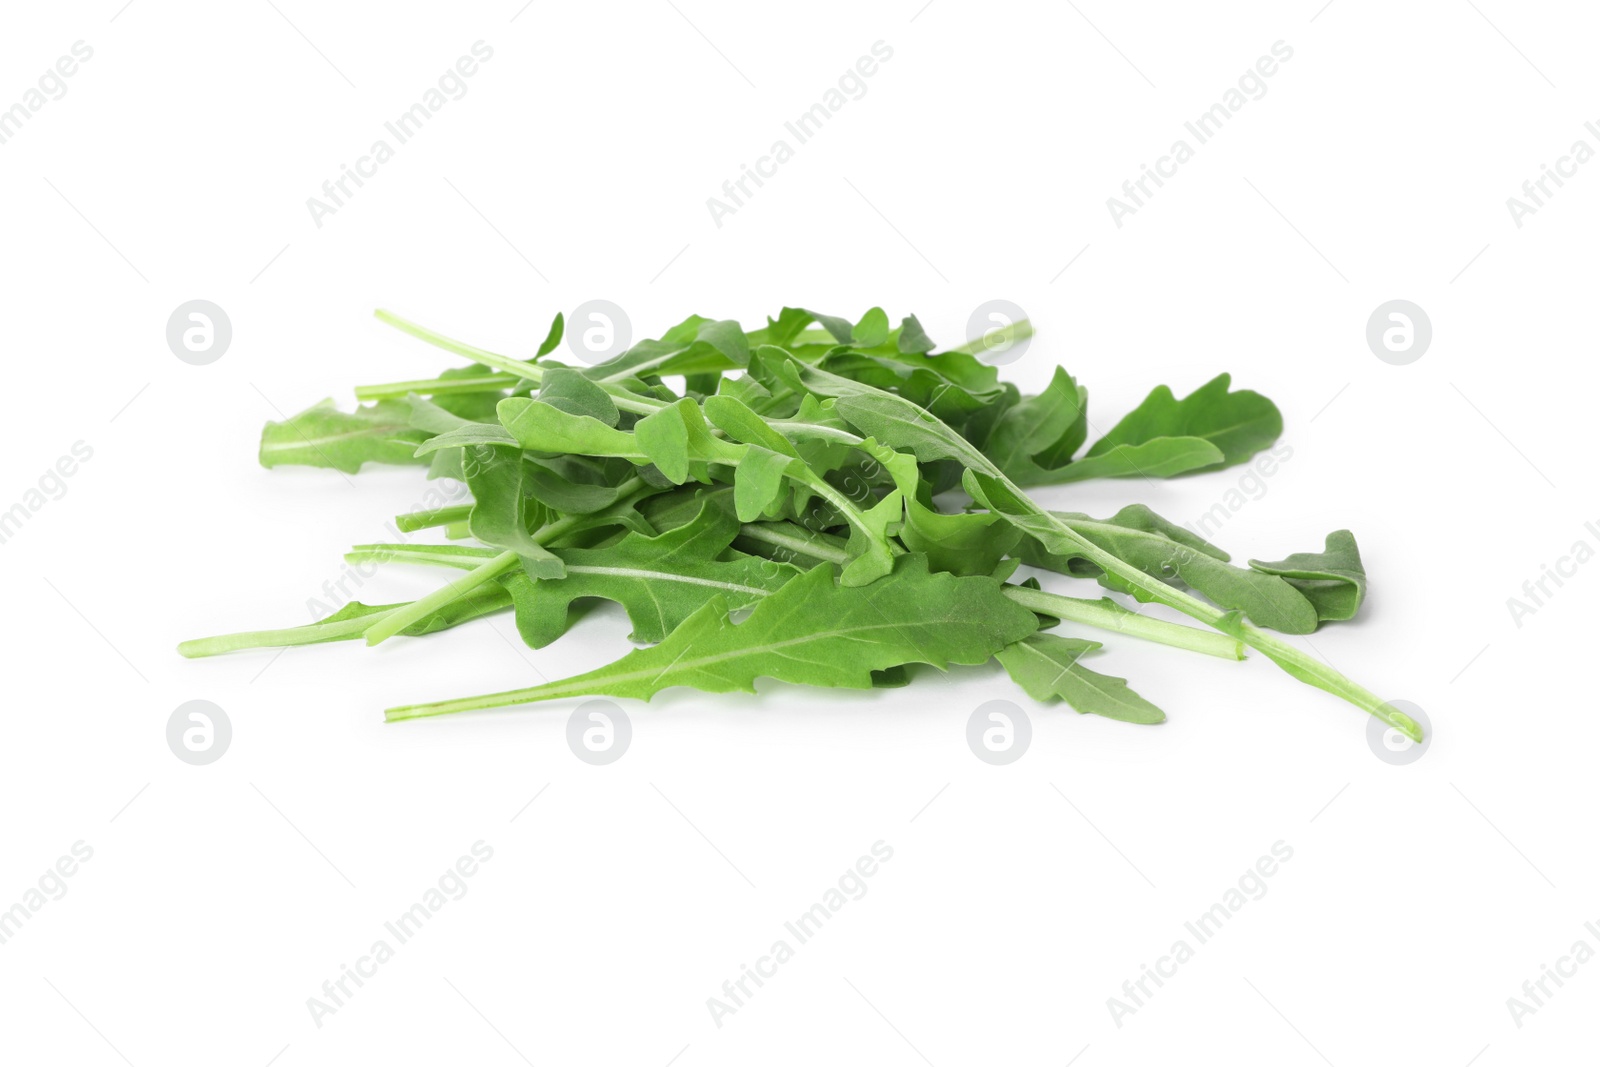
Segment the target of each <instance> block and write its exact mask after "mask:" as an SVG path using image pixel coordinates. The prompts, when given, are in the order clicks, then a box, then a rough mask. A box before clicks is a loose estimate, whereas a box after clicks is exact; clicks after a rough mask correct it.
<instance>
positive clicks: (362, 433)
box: [260, 400, 429, 474]
mask: <svg viewBox="0 0 1600 1067" xmlns="http://www.w3.org/2000/svg"><path fill="white" fill-rule="evenodd" d="M427 438H428V434H427V432H426V431H424V430H418V429H415V428H413V427H412V425H411V405H410V404H408V403H407V402H406V401H404V400H381V401H379V402H378V403H376V404H363V405H361V406H360V407H358V408H356V410H355V411H353V412H343V411H340V410H338V409H337V408H335V407H334V406H333V401H332V400H324V401H322V402H321V403H320V404H315V405H313V406H311V407H309V408H307V409H306V410H304V411H302V412H300V413H299V414H298V415H295V416H293V417H292V418H289V419H286V420H284V421H283V422H269V423H267V424H266V426H265V427H263V428H262V430H261V449H260V460H261V465H262V466H263V467H283V466H298V467H327V468H332V469H333V470H340V471H344V472H345V473H346V474H355V473H356V472H357V471H359V470H360V469H361V467H362V464H365V463H389V464H396V465H403V466H412V465H416V464H418V463H422V464H426V463H428V462H429V461H428V460H425V459H424V460H419V459H418V458H417V454H416V452H417V446H418V445H420V444H421V443H422V442H423V441H425V440H427Z"/></svg>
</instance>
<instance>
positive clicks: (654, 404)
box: [372, 308, 668, 415]
mask: <svg viewBox="0 0 1600 1067" xmlns="http://www.w3.org/2000/svg"><path fill="white" fill-rule="evenodd" d="M372 314H373V315H374V316H376V317H377V319H378V321H379V322H383V323H387V324H388V325H390V326H393V327H394V328H395V329H397V330H399V331H401V332H402V333H408V334H410V335H411V336H412V337H415V338H417V339H418V340H421V341H426V342H428V343H429V344H430V345H433V346H435V347H436V348H442V349H444V350H445V351H446V352H454V353H455V354H456V355H458V356H465V357H467V358H468V359H470V360H472V361H473V362H474V363H482V364H483V365H484V366H486V367H494V368H496V369H497V370H503V371H505V372H506V373H507V374H512V375H515V376H517V377H518V378H526V379H527V380H528V381H530V382H533V383H534V384H535V385H538V384H539V383H540V382H542V381H543V380H544V368H542V367H540V366H538V365H537V364H535V363H525V362H523V361H522V360H520V359H513V358H511V357H510V356H502V355H500V354H499V353H498V352H489V351H487V350H485V349H482V348H476V347H474V346H473V345H469V344H466V343H465V342H463V341H457V340H455V339H454V338H450V337H446V336H445V335H444V334H442V333H438V332H436V331H434V330H430V329H428V328H427V327H426V326H419V325H417V324H416V323H414V322H411V321H410V320H409V319H403V318H401V317H400V316H399V315H396V314H395V313H394V312H392V311H388V310H385V309H384V308H378V309H377V310H376V311H374V312H373V313H372ZM595 384H597V385H599V386H600V388H602V389H604V390H605V391H606V393H607V394H609V395H610V397H611V400H612V403H614V404H616V405H617V407H619V408H621V409H622V410H623V411H631V412H633V413H634V414H636V415H649V414H652V413H654V412H657V411H660V410H661V409H662V408H664V407H667V406H668V405H667V403H666V402H665V401H662V400H654V399H652V398H650V397H646V396H640V395H639V394H638V393H633V392H629V391H628V390H627V389H624V388H623V387H622V386H620V385H614V384H612V383H610V382H603V381H602V382H596V383H595Z"/></svg>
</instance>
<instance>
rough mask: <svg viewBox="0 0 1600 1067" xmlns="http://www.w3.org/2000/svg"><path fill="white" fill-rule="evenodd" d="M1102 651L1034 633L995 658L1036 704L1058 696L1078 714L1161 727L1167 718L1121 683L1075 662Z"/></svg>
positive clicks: (1092, 645)
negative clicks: (1160, 723)
mask: <svg viewBox="0 0 1600 1067" xmlns="http://www.w3.org/2000/svg"><path fill="white" fill-rule="evenodd" d="M1100 647H1101V646H1100V642H1098V641H1082V640H1078V639H1075V638H1070V637H1058V636H1056V635H1055V634H1034V635H1032V636H1031V637H1028V638H1027V639H1026V640H1023V641H1018V642H1017V643H1016V644H1014V645H1010V646H1008V647H1006V648H1003V649H1001V650H1000V651H999V652H997V653H995V659H997V660H999V661H1000V664H1001V666H1003V667H1005V669H1006V671H1007V672H1008V673H1009V674H1010V675H1011V677H1012V679H1013V680H1014V681H1016V683H1017V684H1018V685H1020V686H1022V688H1023V689H1024V690H1025V691H1026V692H1027V694H1028V695H1029V696H1031V697H1033V699H1035V700H1043V701H1048V700H1050V699H1051V698H1053V697H1059V698H1060V699H1062V700H1064V701H1066V702H1067V704H1068V705H1070V706H1071V707H1072V709H1073V710H1074V711H1077V712H1078V713H1079V714H1081V715H1101V716H1104V717H1105V718H1107V719H1116V720H1117V721H1118V722H1133V723H1146V724H1150V723H1158V722H1165V721H1166V719H1167V716H1166V713H1165V712H1163V711H1162V710H1161V709H1160V708H1158V707H1156V706H1155V705H1154V704H1152V703H1150V702H1149V701H1148V700H1146V699H1145V698H1144V697H1142V696H1140V695H1139V694H1138V693H1135V692H1134V691H1133V690H1132V689H1129V688H1128V683H1127V681H1126V680H1125V679H1122V678H1113V677H1111V676H1109V675H1105V674H1097V673H1096V672H1094V671H1091V670H1090V669H1089V668H1087V667H1085V666H1083V665H1082V664H1081V663H1079V662H1078V660H1079V659H1080V658H1081V657H1082V656H1084V655H1085V654H1087V653H1090V652H1093V651H1095V650H1096V649H1098V648H1100Z"/></svg>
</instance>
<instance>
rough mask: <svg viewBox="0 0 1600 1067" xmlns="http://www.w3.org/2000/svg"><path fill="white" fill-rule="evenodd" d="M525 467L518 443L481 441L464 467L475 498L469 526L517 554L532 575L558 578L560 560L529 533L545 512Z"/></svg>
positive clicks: (476, 534) (482, 538)
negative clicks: (532, 491) (493, 444)
mask: <svg viewBox="0 0 1600 1067" xmlns="http://www.w3.org/2000/svg"><path fill="white" fill-rule="evenodd" d="M526 468H527V461H525V460H524V459H523V458H522V452H521V450H519V449H516V448H494V447H487V446H485V447H484V448H483V449H482V450H481V451H480V453H479V454H478V455H476V456H474V457H473V462H471V463H469V464H468V465H467V468H466V475H467V486H468V488H470V489H471V490H472V499H473V504H472V514H471V516H470V517H469V518H468V519H467V529H468V530H470V531H471V532H472V536H473V537H476V538H477V539H478V540H480V541H482V542H483V543H484V544H486V545H493V546H495V547H496V548H502V549H507V550H509V551H512V552H515V553H516V554H517V555H519V556H521V557H522V563H523V566H524V567H525V568H526V569H527V571H528V573H529V574H531V575H533V576H534V577H536V578H559V577H561V561H560V560H559V559H557V558H556V557H555V556H553V555H551V554H550V550H549V549H547V548H545V547H544V546H543V545H541V544H540V543H539V542H538V541H536V540H534V537H533V534H534V531H536V530H537V529H539V528H540V527H541V526H542V525H544V523H545V521H546V520H547V519H548V518H549V515H548V513H547V512H546V510H545V509H544V508H542V507H540V506H539V504H538V503H537V502H536V501H534V500H533V498H532V497H531V496H530V495H529V493H528V492H527V489H526V487H525V485H524V474H525V471H526Z"/></svg>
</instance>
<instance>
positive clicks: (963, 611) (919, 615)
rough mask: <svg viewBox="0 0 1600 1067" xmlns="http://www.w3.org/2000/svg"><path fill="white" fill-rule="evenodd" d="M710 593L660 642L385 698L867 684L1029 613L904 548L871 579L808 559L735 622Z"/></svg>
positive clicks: (1019, 635)
mask: <svg viewBox="0 0 1600 1067" xmlns="http://www.w3.org/2000/svg"><path fill="white" fill-rule="evenodd" d="M729 615H730V609H729V606H728V603H727V602H726V601H724V600H722V598H720V597H718V598H715V599H713V600H712V601H711V602H709V603H707V604H706V605H705V606H704V607H702V608H700V609H699V610H698V611H696V612H695V613H694V614H693V615H691V616H689V618H688V619H686V620H684V622H683V623H682V624H681V625H680V626H679V627H678V628H677V629H675V630H673V631H672V633H671V634H669V635H668V636H667V638H666V640H664V641H662V642H661V643H660V644H659V645H655V646H653V647H651V648H645V649H639V650H637V651H635V652H630V653H629V654H628V655H626V656H624V657H623V658H622V659H620V660H618V661H616V662H615V663H612V664H610V665H608V666H605V667H601V668H600V669H599V670H595V671H590V672H588V673H587V674H581V675H578V676H576V677H574V678H568V679H566V680H564V681H559V682H551V683H546V684H545V685H539V686H534V687H532V688H529V689H521V690H516V691H513V692H510V693H497V694H493V695H491V696H487V697H475V698H467V699H465V700H455V701H444V702H441V703H438V704H431V705H430V704H425V705H415V706H411V707H405V708H393V709H390V710H389V711H388V712H387V713H386V715H387V717H388V718H389V719H391V720H395V719H408V718H415V717H418V716H422V715H438V714H443V713H446V712H451V711H464V710H470V709H473V708H487V707H499V706H502V705H506V704H522V703H529V702H532V701H536V700H553V699H559V698H562V697H573V696H590V695H594V696H600V695H604V696H617V697H635V698H638V699H641V700H648V699H650V698H651V697H652V696H654V695H655V694H656V693H659V692H661V691H662V690H663V689H669V688H672V687H674V686H681V685H687V686H693V687H694V688H696V689H700V690H704V691H706V692H711V693H727V692H747V693H748V692H754V691H755V681H756V679H757V678H762V677H768V678H776V679H778V680H780V681H785V682H795V683H799V684H804V685H816V686H834V687H847V688H853V689H867V688H870V687H871V686H872V685H873V678H874V672H875V671H887V670H890V669H892V668H894V667H897V666H901V665H904V664H909V663H927V664H931V665H932V666H935V667H940V668H944V667H947V666H948V665H949V664H951V663H964V664H977V663H983V662H986V661H987V660H988V659H989V658H990V657H991V656H993V655H994V654H995V653H996V652H998V651H1000V650H1001V649H1003V648H1006V647H1007V646H1009V645H1012V644H1015V643H1016V642H1017V641H1020V640H1022V639H1023V638H1024V637H1026V636H1028V635H1029V634H1031V633H1033V632H1034V631H1035V630H1036V629H1037V627H1038V619H1037V617H1036V616H1035V615H1034V614H1033V613H1032V612H1031V611H1028V610H1027V609H1025V608H1021V607H1019V606H1018V605H1016V604H1014V603H1012V602H1011V601H1010V600H1008V599H1007V598H1006V597H1005V595H1004V593H1003V592H1002V591H1001V586H1000V583H998V582H996V581H994V580H992V579H989V578H958V577H956V576H955V575H952V574H944V573H937V572H930V571H929V570H928V567H927V561H926V560H924V559H922V558H921V557H919V556H914V555H913V556H905V557H902V558H901V559H900V560H899V561H898V563H897V565H896V567H895V570H894V572H893V573H892V574H890V575H888V576H886V577H884V578H883V579H882V580H880V581H878V582H875V583H874V584H872V585H871V586H865V587H856V588H852V587H850V586H844V585H840V584H839V583H837V582H835V581H834V579H833V576H832V574H830V573H829V572H828V570H827V569H826V568H823V567H818V568H816V569H814V570H810V571H807V572H805V573H803V574H801V575H800V576H798V577H795V578H792V579H791V580H790V581H789V582H788V583H787V584H785V585H784V586H783V587H782V588H781V589H779V590H778V591H777V592H775V593H773V594H772V595H770V596H768V597H767V598H765V599H764V600H762V601H761V602H760V603H759V604H757V605H756V606H755V609H754V610H753V611H752V612H751V613H750V617H749V618H748V619H746V620H745V621H744V622H741V623H737V624H735V623H734V622H733V621H732V619H731V618H730V617H729Z"/></svg>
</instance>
